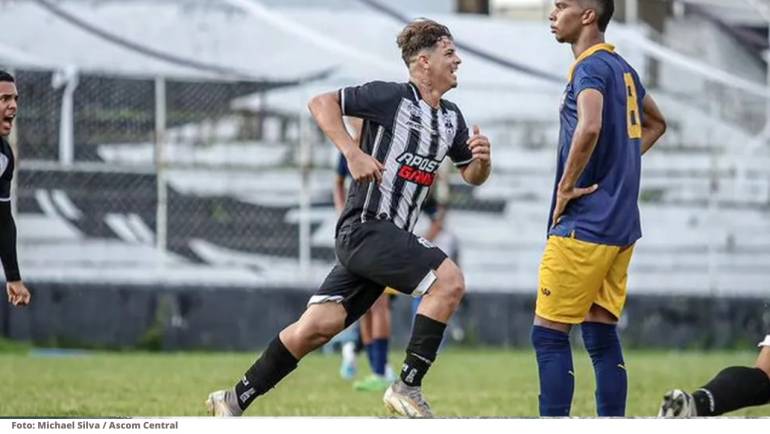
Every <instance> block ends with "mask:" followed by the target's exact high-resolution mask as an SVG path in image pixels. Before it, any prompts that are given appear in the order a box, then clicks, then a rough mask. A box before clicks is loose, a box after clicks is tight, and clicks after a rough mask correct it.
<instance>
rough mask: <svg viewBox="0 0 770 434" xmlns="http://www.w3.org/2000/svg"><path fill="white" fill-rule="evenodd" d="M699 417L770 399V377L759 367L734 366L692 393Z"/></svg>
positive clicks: (714, 414)
mask: <svg viewBox="0 0 770 434" xmlns="http://www.w3.org/2000/svg"><path fill="white" fill-rule="evenodd" d="M692 396H693V398H695V407H696V409H697V411H698V416H719V415H721V414H724V413H728V412H731V411H733V410H738V409H739V408H744V407H750V406H753V405H762V404H767V403H768V402H770V378H768V376H767V374H766V373H765V371H763V370H761V369H759V368H747V367H745V366H732V367H730V368H726V369H723V370H722V371H721V372H720V373H719V374H717V376H716V377H714V379H713V380H711V381H709V383H708V384H706V385H705V386H703V387H701V388H700V389H698V390H696V391H695V392H693V394H692Z"/></svg>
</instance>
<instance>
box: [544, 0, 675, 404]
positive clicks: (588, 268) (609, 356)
mask: <svg viewBox="0 0 770 434" xmlns="http://www.w3.org/2000/svg"><path fill="white" fill-rule="evenodd" d="M554 5H555V7H554V9H553V11H552V12H551V14H550V16H549V20H550V21H551V32H552V33H553V34H554V35H555V37H556V40H557V41H558V42H561V43H568V44H570V45H571V46H572V52H573V54H574V56H575V62H574V64H573V65H572V67H571V69H570V71H569V76H568V82H567V86H566V90H565V92H564V96H563V99H562V102H561V107H560V112H561V113H560V124H561V127H560V134H559V150H558V163H557V168H556V180H555V186H554V191H553V199H552V203H551V212H550V216H549V220H548V240H547V243H546V247H545V251H544V253H543V258H542V261H541V263H540V273H539V291H538V294H537V303H536V307H535V319H534V325H533V327H532V336H531V337H532V345H533V346H534V349H535V352H536V355H537V364H538V370H539V376H540V415H541V416H568V415H569V412H570V407H571V404H572V395H573V391H574V387H575V382H574V370H573V365H572V352H571V349H570V343H569V331H570V328H571V327H572V325H575V324H581V329H582V333H583V342H584V343H585V346H586V349H587V350H588V353H589V355H590V356H591V360H592V362H593V366H594V374H595V375H596V407H597V413H598V415H599V416H623V415H624V414H625V408H626V392H627V378H626V368H625V365H624V361H623V354H622V351H621V346H620V341H619V339H618V334H617V330H616V325H617V322H618V318H619V317H620V314H621V312H622V309H623V305H624V303H625V300H626V279H627V272H628V265H629V262H630V260H631V253H632V251H633V246H634V242H636V240H637V239H639V238H640V237H641V228H640V222H639V208H638V204H637V201H638V197H639V180H640V170H641V167H640V166H641V155H642V154H644V153H645V152H646V151H648V150H649V149H650V148H651V147H652V146H653V145H654V144H655V142H656V141H657V140H658V139H659V138H660V137H661V136H662V135H663V133H664V132H665V128H666V124H665V121H664V119H663V116H662V114H661V113H660V111H659V110H658V108H657V107H656V105H655V102H654V101H653V99H652V97H650V95H647V94H646V93H645V89H644V87H643V86H642V84H641V82H640V80H639V77H638V75H637V73H636V71H634V69H633V68H632V67H631V66H630V65H629V64H628V63H626V61H625V60H624V59H623V58H622V57H621V56H620V55H618V54H617V53H615V50H614V47H613V46H612V45H610V44H607V43H605V40H604V32H605V30H606V28H607V24H608V23H609V22H610V18H611V17H612V14H613V11H614V4H613V1H612V0H556V1H555V2H554Z"/></svg>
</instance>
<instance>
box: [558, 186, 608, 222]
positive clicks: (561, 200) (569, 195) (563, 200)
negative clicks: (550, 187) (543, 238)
mask: <svg viewBox="0 0 770 434" xmlns="http://www.w3.org/2000/svg"><path fill="white" fill-rule="evenodd" d="M597 188H599V184H594V185H592V186H590V187H583V188H580V187H572V188H571V189H566V190H565V189H562V188H557V190H556V204H555V205H554V207H553V220H552V221H551V227H554V226H556V223H559V219H560V218H561V215H562V214H564V210H565V209H567V204H568V203H569V201H571V200H573V199H577V198H579V197H582V196H585V195H587V194H591V193H593V192H595V191H596V189H597Z"/></svg>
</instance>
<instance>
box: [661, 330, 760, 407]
mask: <svg viewBox="0 0 770 434" xmlns="http://www.w3.org/2000/svg"><path fill="white" fill-rule="evenodd" d="M759 346H760V347H762V349H761V350H760V351H759V356H758V357H757V361H756V363H755V367H754V368H749V367H747V366H731V367H729V368H725V369H723V370H722V371H720V372H719V373H718V374H717V375H716V377H714V378H713V379H712V380H711V381H709V382H708V384H706V385H705V386H703V387H701V388H700V389H698V390H696V391H694V392H692V393H687V392H685V391H684V390H681V389H674V390H671V391H669V392H668V393H666V395H665V396H664V397H663V403H662V404H661V406H660V411H659V412H658V416H659V417H696V416H719V415H722V414H725V413H729V412H731V411H735V410H738V409H741V408H745V407H751V406H755V405H763V404H770V334H769V335H767V336H765V340H764V341H762V342H760V343H759Z"/></svg>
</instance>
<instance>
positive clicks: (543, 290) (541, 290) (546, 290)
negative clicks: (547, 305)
mask: <svg viewBox="0 0 770 434" xmlns="http://www.w3.org/2000/svg"><path fill="white" fill-rule="evenodd" d="M540 292H542V293H543V295H544V296H546V297H548V296H549V295H551V290H550V289H548V288H540Z"/></svg>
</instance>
